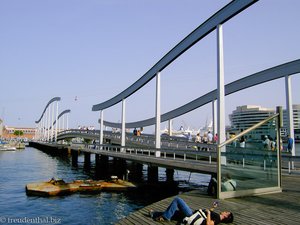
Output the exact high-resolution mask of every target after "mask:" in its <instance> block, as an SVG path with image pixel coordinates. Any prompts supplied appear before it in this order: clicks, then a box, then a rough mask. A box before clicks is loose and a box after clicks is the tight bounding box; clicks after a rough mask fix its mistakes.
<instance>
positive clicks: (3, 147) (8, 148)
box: [0, 145, 16, 151]
mask: <svg viewBox="0 0 300 225" xmlns="http://www.w3.org/2000/svg"><path fill="white" fill-rule="evenodd" d="M0 151H16V147H14V146H10V145H0Z"/></svg>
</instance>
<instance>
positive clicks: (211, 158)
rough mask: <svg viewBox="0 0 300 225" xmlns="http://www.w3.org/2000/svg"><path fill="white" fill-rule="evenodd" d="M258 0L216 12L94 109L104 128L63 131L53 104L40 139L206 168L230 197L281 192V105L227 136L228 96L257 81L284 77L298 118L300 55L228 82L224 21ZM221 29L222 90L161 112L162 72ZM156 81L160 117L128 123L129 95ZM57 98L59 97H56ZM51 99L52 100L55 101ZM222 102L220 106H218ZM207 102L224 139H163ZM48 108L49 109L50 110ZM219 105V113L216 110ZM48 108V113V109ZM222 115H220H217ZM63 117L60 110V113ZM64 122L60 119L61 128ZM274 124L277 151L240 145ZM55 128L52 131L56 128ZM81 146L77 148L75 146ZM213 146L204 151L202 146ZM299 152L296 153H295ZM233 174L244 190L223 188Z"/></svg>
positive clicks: (219, 80) (219, 78)
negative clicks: (295, 95)
mask: <svg viewBox="0 0 300 225" xmlns="http://www.w3.org/2000/svg"><path fill="white" fill-rule="evenodd" d="M255 2H256V0H235V1H231V2H230V3H229V4H227V5H226V6H224V7H223V8H222V9H220V10H219V11H218V12H216V13H215V14H214V15H212V16H211V17H210V18H209V19H208V20H206V21H205V22H204V23H203V24H201V25H200V26H199V27H197V28H196V29H195V30H194V31H193V32H191V33H190V34H189V35H188V36H186V38H184V39H183V40H182V41H181V42H179V43H178V44H177V45H176V46H175V47H174V48H173V49H171V50H170V51H169V52H168V53H167V54H166V55H165V56H164V57H163V58H162V59H160V60H159V61H158V62H157V63H156V64H155V65H154V66H153V67H152V68H150V69H149V70H148V71H147V72H146V73H145V74H144V75H143V76H142V77H141V78H140V79H138V80H137V81H136V82H135V83H134V84H132V85H131V86H129V87H128V88H127V89H125V90H124V91H122V92H121V93H119V94H117V95H116V96H114V97H112V98H111V99H109V100H107V101H105V102H102V103H98V104H95V105H93V107H92V110H93V111H100V118H99V123H100V130H99V131H93V132H92V131H78V130H69V129H68V128H67V129H66V131H63V132H61V133H59V134H57V132H58V130H62V129H59V128H58V129H54V122H53V121H52V120H50V118H51V117H52V118H53V117H54V116H53V113H52V116H51V111H52V112H54V110H53V109H54V108H52V110H51V109H50V107H49V105H50V102H49V103H48V104H47V106H46V108H45V110H44V112H43V114H42V116H41V119H39V120H38V121H37V124H38V125H37V127H38V128H37V130H38V132H37V138H36V139H37V140H40V141H44V142H48V143H51V142H52V143H54V144H55V145H56V143H57V141H59V140H62V139H65V140H68V139H71V138H83V140H85V139H86V140H87V139H89V140H97V144H96V145H94V146H93V145H90V146H89V145H88V144H87V145H86V147H84V151H87V152H88V151H90V152H92V153H95V154H104V155H108V156H113V157H120V158H124V159H128V160H135V161H139V162H141V163H148V164H151V165H152V164H153V165H157V166H165V167H171V168H181V169H185V170H189V171H201V172H205V173H215V174H216V175H217V180H218V191H217V192H218V197H219V198H227V197H235V196H244V195H253V194H261V193H268V192H278V191H281V165H282V164H281V163H282V162H281V146H282V144H281V142H280V139H281V134H280V129H281V127H282V109H281V108H280V107H278V108H277V112H276V114H275V115H274V116H271V117H269V118H265V119H263V120H262V121H261V122H259V123H258V124H256V125H254V126H252V127H250V128H248V129H246V130H244V131H240V133H238V134H237V135H236V136H235V137H232V138H230V139H227V138H226V135H225V102H224V98H225V96H227V95H230V94H232V93H236V92H239V91H241V90H244V89H246V88H250V87H253V86H255V85H261V84H264V83H266V82H270V81H272V80H275V79H280V78H284V79H285V86H286V102H287V103H286V105H287V111H288V117H289V121H293V115H292V101H291V99H292V96H291V76H292V75H295V74H299V72H300V59H296V60H294V61H291V62H287V63H283V64H281V65H276V66H274V67H272V68H266V69H265V70H263V71H259V72H257V73H255V74H252V75H245V76H244V77H243V78H242V79H239V80H236V81H234V82H232V83H229V84H227V85H225V84H224V60H223V28H222V25H223V24H224V23H227V22H229V21H230V19H231V18H232V17H235V16H237V15H238V14H239V13H241V12H243V11H244V10H246V9H247V8H248V7H250V6H251V5H252V4H254V3H255ZM213 31H216V34H217V65H216V67H217V71H218V73H217V85H216V86H217V88H216V89H215V90H212V91H211V92H209V93H206V94H205V95H202V96H200V97H199V98H197V99H195V100H193V101H191V102H189V103H186V104H185V105H183V106H181V107H179V108H177V109H173V110H171V111H169V112H166V113H164V114H162V113H161V110H160V76H161V72H163V70H164V69H165V68H166V67H168V66H169V65H170V64H171V63H172V62H173V61H174V60H175V59H177V58H178V57H180V56H181V55H182V54H183V53H184V52H185V51H187V50H188V49H189V48H191V47H193V46H194V45H195V44H196V43H198V42H199V41H201V40H202V39H203V38H205V37H206V36H207V35H209V34H211V33H212V32H213ZM154 78H155V79H156V90H155V92H156V104H155V115H154V117H152V118H148V119H144V120H141V121H134V122H130V123H128V122H127V121H126V119H125V118H126V110H125V109H126V107H125V106H126V99H127V98H129V97H130V96H131V95H133V94H135V93H137V92H138V90H139V89H141V88H143V87H144V86H145V85H146V84H147V83H148V82H150V81H151V80H152V79H154ZM55 100H57V101H58V100H59V99H55ZM52 102H53V101H52ZM52 102H51V103H52ZM120 102H121V103H122V113H121V118H122V119H121V123H115V122H110V121H105V120H104V111H105V110H106V109H107V108H110V107H112V106H114V105H116V104H118V103H120ZM215 103H217V104H215ZM206 104H212V106H213V107H212V108H213V112H212V114H213V118H214V121H213V124H214V129H213V133H214V134H215V133H217V134H218V137H219V138H218V142H217V143H215V144H209V145H207V144H195V143H190V142H187V141H186V140H181V139H178V138H174V137H172V134H171V133H170V134H169V137H168V138H164V137H161V134H160V130H161V129H160V124H161V122H165V121H169V130H170V131H172V127H171V124H172V123H171V122H170V121H171V120H172V119H174V118H177V117H179V116H181V115H183V114H186V113H188V112H191V111H192V110H195V109H197V108H199V107H202V106H204V105H206ZM47 108H49V109H48V110H47ZM215 109H216V112H215ZM47 112H48V113H47ZM215 115H216V116H215ZM56 120H58V112H56ZM57 124H59V123H55V125H56V126H57ZM266 124H267V125H268V127H269V128H270V129H269V130H268V131H266V133H264V135H267V136H272V137H275V138H276V140H277V141H276V148H275V149H273V150H269V149H264V148H263V147H262V146H261V145H260V143H259V142H258V140H252V139H248V140H247V141H246V145H245V147H243V148H241V147H239V146H237V144H236V143H238V141H239V140H240V139H241V138H242V137H243V136H244V135H247V134H251V132H252V133H253V132H258V129H259V128H260V127H261V126H263V125H266ZM151 125H155V135H153V136H151V135H142V136H141V137H136V136H133V135H132V134H128V133H126V129H130V128H135V127H146V126H151ZM104 126H106V127H111V128H120V130H121V132H120V133H112V132H107V131H105V130H104ZM50 127H51V132H50ZM291 130H293V123H292V122H290V123H289V133H290V134H291V135H292V134H293V132H291ZM74 148H76V147H74ZM198 148H199V149H201V150H204V149H206V150H209V151H199V150H198ZM294 155H295V151H294V150H293V151H292V156H294ZM226 174H230V175H231V176H232V177H233V178H234V179H236V180H237V181H238V185H239V189H238V190H236V191H229V192H228V191H224V190H222V189H221V183H222V178H223V177H224V176H225V175H226Z"/></svg>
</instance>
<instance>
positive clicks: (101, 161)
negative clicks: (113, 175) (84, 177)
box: [95, 154, 109, 179]
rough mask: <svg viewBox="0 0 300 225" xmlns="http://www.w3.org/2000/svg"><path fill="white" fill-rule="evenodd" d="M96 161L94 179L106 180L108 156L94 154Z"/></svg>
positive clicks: (107, 175)
mask: <svg viewBox="0 0 300 225" xmlns="http://www.w3.org/2000/svg"><path fill="white" fill-rule="evenodd" d="M95 160H96V174H95V176H96V178H97V179H107V178H109V174H108V169H109V167H108V156H105V155H99V154H95Z"/></svg>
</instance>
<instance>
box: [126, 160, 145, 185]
mask: <svg viewBox="0 0 300 225" xmlns="http://www.w3.org/2000/svg"><path fill="white" fill-rule="evenodd" d="M129 172H130V178H131V180H134V181H138V182H139V181H143V164H141V163H135V162H132V164H131V166H130V168H129Z"/></svg>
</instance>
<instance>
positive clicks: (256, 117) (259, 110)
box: [229, 105, 276, 140]
mask: <svg viewBox="0 0 300 225" xmlns="http://www.w3.org/2000/svg"><path fill="white" fill-rule="evenodd" d="M274 114H275V110H274V109H271V108H263V107H261V106H256V105H243V106H238V107H237V108H236V110H234V111H233V112H232V113H231V114H230V115H229V120H230V123H231V128H230V130H231V132H234V133H240V132H242V131H244V130H246V129H248V128H250V127H252V126H253V125H255V124H257V123H259V122H261V121H262V120H264V119H267V118H268V117H270V116H273V115H274ZM275 126H276V123H275V121H271V122H268V123H265V124H264V125H262V126H261V127H259V128H257V129H255V130H253V131H251V132H250V133H248V134H247V135H246V136H245V138H246V139H252V140H262V139H263V138H264V137H265V136H266V135H268V136H269V137H272V138H275V132H274V130H275V129H274V128H275Z"/></svg>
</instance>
